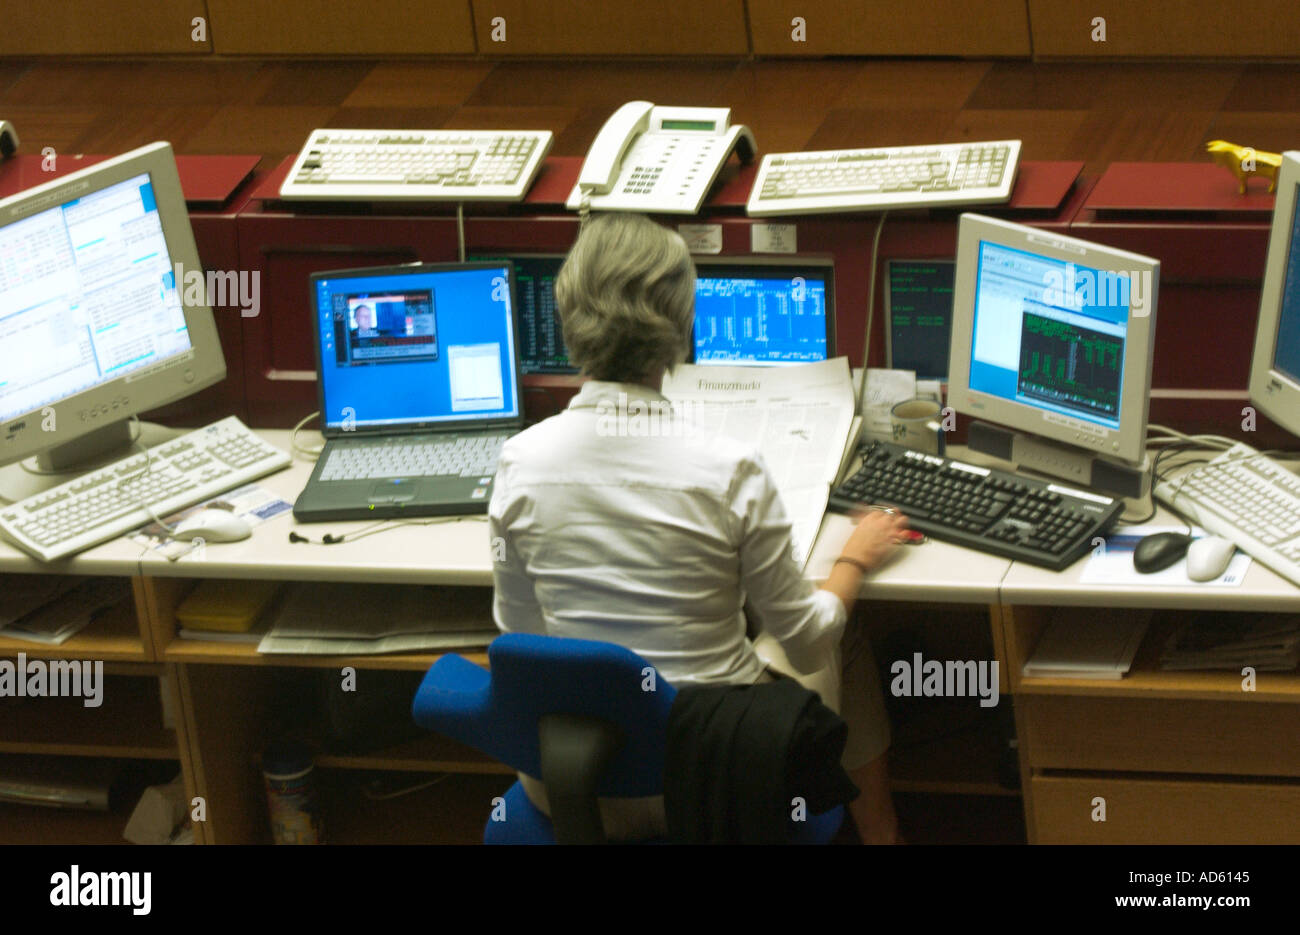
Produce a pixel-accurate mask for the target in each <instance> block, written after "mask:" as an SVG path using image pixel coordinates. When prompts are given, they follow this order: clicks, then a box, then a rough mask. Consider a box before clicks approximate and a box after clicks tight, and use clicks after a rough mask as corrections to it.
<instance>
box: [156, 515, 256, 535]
mask: <svg viewBox="0 0 1300 935" xmlns="http://www.w3.org/2000/svg"><path fill="white" fill-rule="evenodd" d="M252 534H253V527H252V526H250V525H248V523H246V522H244V520H243V519H241V518H240V517H238V516H236V515H235V514H234V513H231V512H230V511H229V510H218V509H207V510H199V512H197V513H195V514H194V515H193V516H188V517H186V518H185V519H183V520H181V521H180V522H179V523H177V524H176V531H175V532H174V533H172V538H173V539H181V540H189V539H202V540H203V541H204V542H238V541H239V540H240V539H247V538H248V537H249V536H251V535H252Z"/></svg>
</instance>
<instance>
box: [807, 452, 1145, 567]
mask: <svg viewBox="0 0 1300 935" xmlns="http://www.w3.org/2000/svg"><path fill="white" fill-rule="evenodd" d="M868 506H891V507H897V508H898V509H900V510H901V511H902V512H903V513H905V514H906V515H907V518H908V525H909V526H910V527H911V528H912V529H917V530H920V531H921V532H923V533H925V534H926V535H928V536H932V537H934V538H935V539H942V540H944V541H946V542H952V543H955V544H957V545H964V546H966V547H967V548H971V549H977V550H979V551H981V552H988V553H990V554H993V555H1001V556H1004V557H1006V558H1012V559H1015V560H1016V561H1021V562H1029V563H1030V564H1033V565H1042V566H1043V567H1045V568H1051V569H1053V570H1055V571H1060V570H1061V569H1062V568H1065V567H1066V566H1068V565H1070V564H1071V563H1073V562H1074V561H1075V560H1076V559H1078V558H1079V557H1080V556H1082V555H1083V554H1084V553H1085V552H1087V551H1088V550H1089V549H1090V548H1092V547H1093V540H1094V538H1095V537H1097V536H1105V535H1106V533H1107V532H1108V531H1109V530H1110V528H1111V527H1112V526H1113V525H1114V524H1115V521H1116V520H1117V519H1119V515H1120V513H1121V512H1122V511H1123V509H1124V503H1123V501H1121V500H1116V499H1112V498H1110V497H1105V496H1101V495H1099V494H1094V493H1090V492H1087V491H1083V490H1076V489H1074V488H1070V487H1064V486H1061V485H1059V484H1053V483H1050V482H1048V481H1040V480H1036V479H1034V478H1030V477H1023V476H1021V475H1019V474H1014V473H1011V472H1009V471H999V470H995V469H991V468H986V467H979V466H978V465H974V464H966V463H964V462H961V461H956V460H953V459H951V458H942V457H937V456H935V455H928V454H922V453H921V452H918V451H912V450H910V449H908V448H904V447H902V446H901V445H894V444H890V443H888V442H873V443H872V444H871V445H870V446H869V447H868V448H866V449H864V451H863V462H862V466H861V467H860V468H859V469H858V471H857V472H856V473H855V474H853V475H852V476H850V477H849V478H848V479H847V480H845V481H844V483H842V484H841V485H840V486H839V487H838V488H837V489H836V490H835V491H833V492H832V493H831V498H830V507H831V509H833V510H836V511H838V512H841V513H851V512H854V511H857V510H861V509H863V508H865V507H868Z"/></svg>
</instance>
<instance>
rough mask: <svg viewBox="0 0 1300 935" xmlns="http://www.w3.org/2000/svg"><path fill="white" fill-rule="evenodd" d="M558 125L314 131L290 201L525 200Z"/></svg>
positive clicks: (283, 189)
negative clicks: (550, 127) (553, 128)
mask: <svg viewBox="0 0 1300 935" xmlns="http://www.w3.org/2000/svg"><path fill="white" fill-rule="evenodd" d="M551 139H552V134H551V131H550V130H314V131H313V132H312V134H311V136H310V137H308V138H307V144H306V145H305V146H303V148H302V152H300V153H299V154H298V158H297V159H296V160H294V163H293V168H291V169H290V170H289V174H288V175H287V176H286V177H285V180H284V184H283V185H281V186H280V197H281V198H283V199H285V200H289V201H294V200H297V201H522V200H523V198H524V195H526V194H527V193H528V189H529V187H530V186H531V185H532V184H533V179H534V178H535V177H536V176H537V170H538V169H539V168H540V167H541V165H542V160H543V159H545V158H546V154H547V153H548V152H549V151H550V149H551Z"/></svg>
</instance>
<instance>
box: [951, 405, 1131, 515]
mask: <svg viewBox="0 0 1300 935" xmlns="http://www.w3.org/2000/svg"><path fill="white" fill-rule="evenodd" d="M966 444H967V445H968V446H969V447H970V449H971V450H972V451H978V452H980V453H981V454H986V455H992V456H993V457H995V458H1001V459H1002V460H1004V461H1010V462H1011V463H1012V464H1014V465H1015V466H1016V467H1017V468H1018V469H1023V470H1026V471H1034V472H1036V473H1038V474H1046V475H1047V476H1049V477H1059V478H1061V479H1062V480H1064V481H1066V482H1068V483H1071V484H1074V485H1075V486H1077V487H1081V488H1083V489H1084V490H1095V491H1098V492H1100V493H1105V494H1108V495H1110V496H1117V497H1124V498H1125V499H1131V500H1137V499H1141V498H1144V497H1146V496H1147V494H1148V493H1150V491H1151V458H1150V456H1144V457H1143V460H1142V463H1141V464H1130V463H1129V462H1127V461H1118V460H1114V459H1112V458H1105V457H1102V456H1100V455H1096V454H1093V453H1092V452H1088V451H1083V450H1082V449H1079V448H1071V447H1070V446H1068V445H1061V444H1058V443H1056V442H1053V441H1049V440H1047V439H1044V438H1036V437H1035V436H1033V435H1026V434H1023V433H1021V432H1014V431H1012V430H1010V429H1004V428H1001V427H999V426H996V425H990V424H989V423H987V422H972V423H971V425H970V432H969V435H968V436H967V441H966Z"/></svg>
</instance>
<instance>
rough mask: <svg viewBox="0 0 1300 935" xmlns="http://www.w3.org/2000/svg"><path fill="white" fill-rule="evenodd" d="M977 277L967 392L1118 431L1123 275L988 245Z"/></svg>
mask: <svg viewBox="0 0 1300 935" xmlns="http://www.w3.org/2000/svg"><path fill="white" fill-rule="evenodd" d="M976 275H977V278H976V284H975V309H974V311H975V323H974V329H973V335H972V342H971V343H972V348H971V365H970V388H971V389H972V390H976V391H978V392H981V393H987V394H989V395H990V396H998V397H1001V398H1003V399H1007V400H1011V401H1012V402H1017V403H1023V404H1025V405H1029V406H1034V407H1036V408H1038V409H1040V410H1044V411H1045V412H1055V413H1060V414H1062V415H1065V416H1071V417H1074V418H1077V419H1082V420H1085V421H1089V422H1093V423H1095V424H1097V425H1103V426H1106V427H1108V428H1112V429H1118V428H1119V423H1120V399H1121V398H1122V389H1123V387H1122V385H1121V384H1122V377H1123V373H1124V345H1125V340H1126V337H1127V334H1128V318H1129V281H1128V279H1127V277H1126V276H1123V275H1120V274H1115V273H1112V272H1108V271H1102V270H1097V269H1092V268H1090V267H1087V266H1082V265H1079V264H1076V263H1070V262H1067V261H1065V260H1058V259H1055V258H1053V257H1047V256H1040V255H1038V254H1034V253H1028V252H1026V251H1024V250H1019V249H1016V248H1013V247H1008V246H1005V245H1003V244H996V243H990V242H988V241H983V242H981V244H980V251H979V268H978V272H977V274H976ZM1053 284H1055V286H1054V285H1053Z"/></svg>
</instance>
